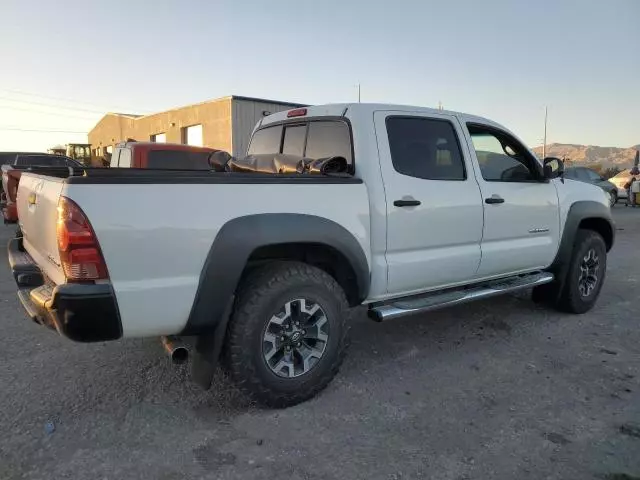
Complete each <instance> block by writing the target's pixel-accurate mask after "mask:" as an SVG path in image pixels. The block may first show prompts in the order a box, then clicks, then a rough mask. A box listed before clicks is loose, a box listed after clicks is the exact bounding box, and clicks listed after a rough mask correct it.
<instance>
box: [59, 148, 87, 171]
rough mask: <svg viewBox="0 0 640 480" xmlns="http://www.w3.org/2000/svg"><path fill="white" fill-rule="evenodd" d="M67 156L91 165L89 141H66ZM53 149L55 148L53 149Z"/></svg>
mask: <svg viewBox="0 0 640 480" xmlns="http://www.w3.org/2000/svg"><path fill="white" fill-rule="evenodd" d="M66 148H67V157H69V158H73V159H74V160H75V161H77V162H80V163H82V164H83V165H86V166H88V167H89V166H91V144H90V143H68V144H67V145H66ZM54 150H55V149H54Z"/></svg>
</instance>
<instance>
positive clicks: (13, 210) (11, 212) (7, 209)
mask: <svg viewBox="0 0 640 480" xmlns="http://www.w3.org/2000/svg"><path fill="white" fill-rule="evenodd" d="M2 216H3V217H4V223H16V222H17V221H18V207H17V206H16V204H15V203H9V204H4V205H2Z"/></svg>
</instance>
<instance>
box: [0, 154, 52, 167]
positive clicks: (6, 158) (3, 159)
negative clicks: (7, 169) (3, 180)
mask: <svg viewBox="0 0 640 480" xmlns="http://www.w3.org/2000/svg"><path fill="white" fill-rule="evenodd" d="M41 153H42V152H0V165H6V164H13V163H14V162H15V160H16V157H17V156H18V155H40V154H41Z"/></svg>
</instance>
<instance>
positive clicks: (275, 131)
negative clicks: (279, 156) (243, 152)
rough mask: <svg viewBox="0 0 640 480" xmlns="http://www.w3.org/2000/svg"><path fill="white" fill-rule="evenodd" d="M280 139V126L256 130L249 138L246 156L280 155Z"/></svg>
mask: <svg viewBox="0 0 640 480" xmlns="http://www.w3.org/2000/svg"><path fill="white" fill-rule="evenodd" d="M281 139H282V125H276V126H275V127H267V128H263V129H261V130H258V131H257V132H256V133H254V134H253V138H251V145H249V151H248V152H247V154H248V155H257V154H261V153H280V140H281Z"/></svg>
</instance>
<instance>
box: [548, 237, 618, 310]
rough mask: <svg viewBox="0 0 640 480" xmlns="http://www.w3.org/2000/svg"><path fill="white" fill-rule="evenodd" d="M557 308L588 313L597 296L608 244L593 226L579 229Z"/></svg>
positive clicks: (602, 282)
mask: <svg viewBox="0 0 640 480" xmlns="http://www.w3.org/2000/svg"><path fill="white" fill-rule="evenodd" d="M574 245H575V246H574V248H573V253H572V256H571V262H570V264H569V269H568V272H567V278H566V279H565V284H564V288H563V290H562V293H561V294H560V298H559V302H558V308H559V309H560V310H562V311H564V312H570V313H585V312H587V311H589V310H591V308H592V307H593V305H594V304H595V303H596V300H598V296H599V295H600V290H601V289H602V285H603V284H604V278H605V273H606V270H607V247H606V245H605V243H604V239H603V238H602V236H600V235H599V234H598V233H597V232H594V231H593V230H578V235H577V236H576V241H575V244H574Z"/></svg>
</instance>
